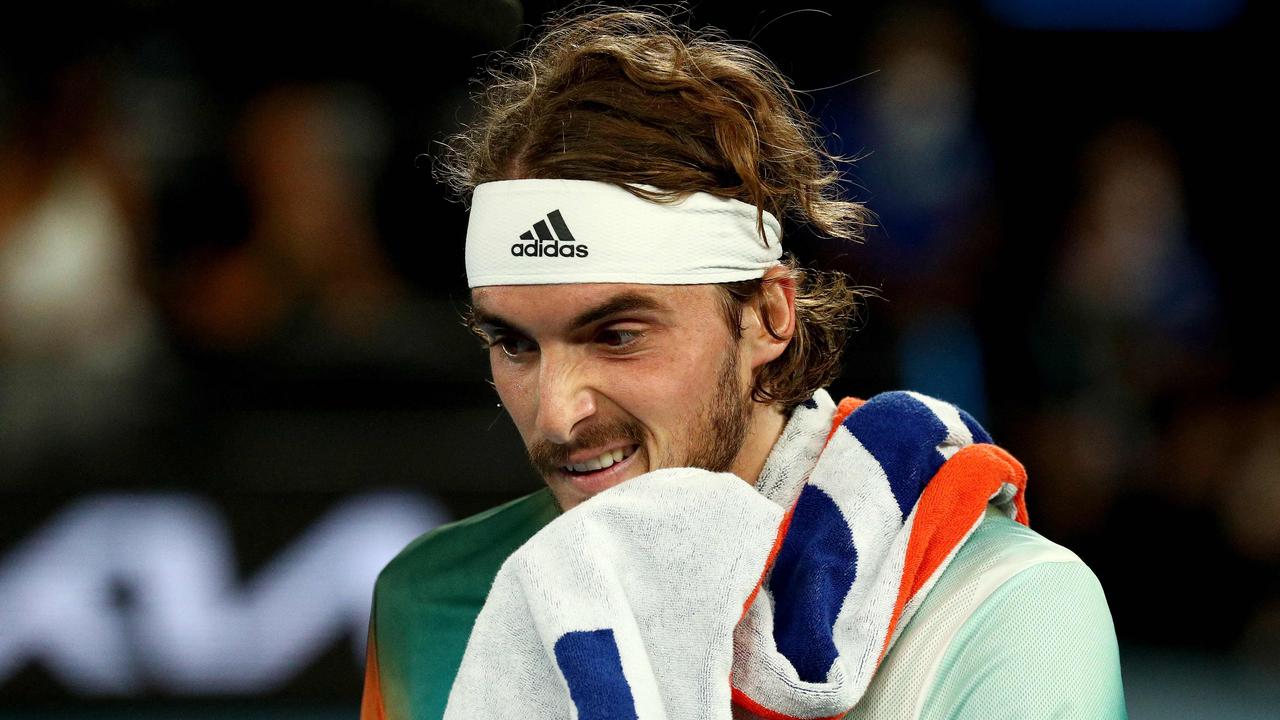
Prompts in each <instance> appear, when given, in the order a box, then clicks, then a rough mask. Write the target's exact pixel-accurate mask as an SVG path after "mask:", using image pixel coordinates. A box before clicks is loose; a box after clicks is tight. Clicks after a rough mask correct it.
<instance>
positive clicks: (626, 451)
mask: <svg viewBox="0 0 1280 720" xmlns="http://www.w3.org/2000/svg"><path fill="white" fill-rule="evenodd" d="M639 447H640V446H639V445H628V446H626V447H620V448H614V449H612V450H607V451H605V452H603V453H601V454H600V455H597V456H596V457H593V458H589V459H587V460H583V461H582V462H576V463H572V464H569V465H561V466H560V469H561V470H563V471H564V472H565V473H567V474H569V475H589V474H591V473H595V472H599V471H601V470H607V469H609V468H611V467H613V466H614V465H616V464H618V463H621V462H624V461H625V460H626V459H627V458H629V457H631V456H632V455H633V454H635V451H636V449H637V448H639Z"/></svg>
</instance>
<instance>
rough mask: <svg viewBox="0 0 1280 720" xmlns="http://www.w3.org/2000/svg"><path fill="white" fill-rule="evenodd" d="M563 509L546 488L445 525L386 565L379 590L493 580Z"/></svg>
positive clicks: (385, 591)
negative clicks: (505, 562) (506, 562)
mask: <svg viewBox="0 0 1280 720" xmlns="http://www.w3.org/2000/svg"><path fill="white" fill-rule="evenodd" d="M558 514H559V508H557V506H556V504H555V501H554V499H553V498H552V496H551V493H550V492H549V491H548V490H547V489H546V488H542V489H540V490H537V491H535V492H532V493H529V494H528V495H524V496H522V497H519V498H516V499H515V500H512V501H510V502H507V503H503V504H502V505H498V506H497V507H494V508H490V509H488V510H485V511H484V512H481V513H477V514H475V515H471V516H469V517H466V518H463V519H461V520H456V521H454V522H451V523H447V524H444V525H441V526H439V527H437V528H435V529H433V530H431V531H429V532H427V533H424V534H423V535H421V536H419V537H418V538H416V539H414V540H413V541H412V542H410V543H409V544H408V545H407V546H405V548H404V549H403V550H401V551H400V552H399V554H397V555H396V556H395V558H393V559H392V560H391V562H390V563H388V564H387V566H386V567H385V568H383V570H382V572H381V573H380V574H379V576H378V592H379V593H380V594H382V593H387V592H393V591H398V590H412V589H417V588H422V587H423V586H424V585H428V584H431V585H438V584H440V583H442V582H446V583H449V582H450V581H455V582H456V581H465V580H467V579H469V578H472V577H473V576H474V578H475V579H478V580H491V579H492V577H493V575H495V574H496V573H497V571H498V568H499V567H500V566H501V565H502V562H503V561H504V560H506V558H507V557H508V556H509V555H510V554H511V553H512V552H514V551H515V550H516V548H518V547H520V546H521V545H522V544H524V542H525V541H526V540H528V539H529V538H530V537H532V536H533V535H534V534H535V533H537V532H538V530H540V529H541V528H542V527H543V526H544V525H546V524H547V523H549V522H551V520H553V519H554V518H555V517H556V516H557V515H558ZM450 584H452V583H450ZM485 588H486V589H487V585H486V586H485Z"/></svg>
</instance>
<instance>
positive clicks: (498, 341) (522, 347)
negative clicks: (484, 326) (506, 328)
mask: <svg viewBox="0 0 1280 720" xmlns="http://www.w3.org/2000/svg"><path fill="white" fill-rule="evenodd" d="M493 344H494V345H496V346H498V347H499V348H500V349H501V350H502V353H503V354H504V355H506V356H507V357H519V356H521V355H524V354H525V353H531V352H534V351H535V350H537V349H538V346H537V345H535V344H534V342H533V341H532V340H530V339H529V338H525V337H518V336H505V337H498V338H494V340H493Z"/></svg>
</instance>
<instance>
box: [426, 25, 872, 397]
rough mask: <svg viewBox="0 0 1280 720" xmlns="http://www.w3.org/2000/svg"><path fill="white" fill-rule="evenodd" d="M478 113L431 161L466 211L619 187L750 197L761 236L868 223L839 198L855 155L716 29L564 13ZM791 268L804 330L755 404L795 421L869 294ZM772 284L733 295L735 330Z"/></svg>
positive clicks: (763, 378)
mask: <svg viewBox="0 0 1280 720" xmlns="http://www.w3.org/2000/svg"><path fill="white" fill-rule="evenodd" d="M476 100H477V101H478V104H479V111H478V115H477V117H476V118H475V120H474V121H473V122H472V123H471V124H469V125H468V126H467V127H466V128H465V129H464V130H463V131H462V132H460V133H458V134H456V135H454V136H452V137H451V138H449V140H448V142H446V143H445V152H444V155H443V156H442V157H441V158H439V160H438V162H437V163H436V173H437V177H438V178H439V179H440V180H441V181H442V182H444V183H446V184H447V185H449V186H450V188H451V189H452V190H453V191H454V192H455V193H456V194H457V195H458V196H459V197H460V198H461V199H462V200H463V202H466V201H467V200H468V199H469V197H470V193H471V192H472V191H473V190H474V189H475V187H476V185H479V184H480V183H484V182H489V181H494V180H511V179H520V178H560V179H573V180H596V181H602V182H611V183H615V184H617V185H620V186H622V187H623V188H625V189H626V190H628V191H629V192H631V193H633V194H635V195H639V196H641V197H644V198H646V199H648V200H651V201H655V202H670V201H673V200H676V199H678V198H680V197H683V196H684V195H686V194H688V193H691V192H707V193H711V194H713V195H717V196H720V197H727V198H734V199H737V200H741V201H743V202H747V203H751V204H752V205H755V206H756V207H757V208H758V210H759V213H758V215H757V229H758V231H759V232H760V233H761V237H764V228H763V213H764V212H765V211H768V212H771V213H773V214H774V215H775V216H777V217H778V218H780V219H781V218H787V219H790V220H791V221H794V222H797V223H802V224H804V225H808V226H809V227H811V228H813V229H814V230H816V231H817V232H818V233H819V234H822V235H825V236H829V237H837V238H847V239H849V240H851V241H860V240H861V239H862V232H863V228H864V227H865V226H866V225H867V224H868V216H869V213H868V211H867V210H866V208H865V207H864V206H863V205H862V204H860V203H857V202H852V201H848V200H844V199H842V198H841V197H840V195H839V185H838V182H839V177H840V176H839V172H838V170H837V169H836V168H837V164H838V163H839V162H840V161H842V160H844V158H841V157H838V156H835V155H833V154H831V153H830V152H828V151H827V150H826V149H825V148H824V146H823V143H822V141H821V138H820V136H819V134H818V132H817V129H816V126H815V124H814V123H813V121H812V120H811V119H810V118H809V117H808V116H807V114H806V113H805V112H804V111H803V110H802V109H801V107H800V105H799V102H798V100H797V97H796V94H795V92H794V91H793V90H792V88H791V87H790V84H789V83H788V81H787V80H786V78H785V77H783V75H782V74H781V73H780V72H779V71H778V69H777V68H776V67H774V65H773V64H772V63H771V62H770V61H769V60H768V59H767V58H766V57H764V56H763V55H762V54H760V53H759V52H757V51H756V50H754V49H752V48H750V47H747V46H745V45H741V44H735V43H733V42H730V41H729V40H728V39H727V38H726V37H725V36H724V35H723V34H722V33H721V32H720V31H718V30H716V29H714V28H707V29H703V30H693V29H691V28H689V27H686V26H684V25H681V24H679V23H676V22H675V21H673V20H672V19H671V18H669V17H667V16H666V15H664V14H662V13H660V12H658V11H655V10H636V9H632V10H618V9H615V8H601V7H594V6H593V7H587V8H585V9H584V8H577V9H572V10H568V11H565V12H563V13H561V14H560V15H557V16H554V17H553V18H552V19H551V20H550V21H549V22H548V24H547V25H546V26H545V28H544V29H543V31H542V32H541V33H540V34H538V35H537V36H536V37H535V39H534V40H533V42H532V43H531V44H530V46H529V47H528V48H527V49H526V50H525V51H524V52H521V53H517V54H514V55H511V54H507V55H499V63H498V67H497V68H496V69H493V70H492V71H491V74H490V76H489V77H488V78H486V79H485V82H484V86H483V89H482V90H481V92H480V93H479V95H478V96H477V97H476ZM630 183H640V184H646V185H650V186H653V187H656V188H661V191H660V192H652V191H646V190H645V189H643V188H637V187H635V186H633V185H631V184H630ZM786 266H787V273H786V274H785V276H784V277H785V278H787V279H790V280H791V281H792V282H793V283H794V284H795V288H796V315H797V322H796V332H795V334H794V336H793V337H792V340H791V342H790V343H789V345H788V347H787V349H786V350H785V351H784V353H783V354H782V355H781V356H780V357H779V358H778V359H776V360H774V361H773V362H771V363H769V365H767V366H765V367H764V368H762V369H761V370H760V371H759V372H758V373H757V375H756V377H755V382H754V386H753V388H752V397H753V398H754V399H756V400H757V401H760V402H773V403H779V404H781V405H783V406H784V407H786V408H790V407H794V406H795V405H797V404H799V403H801V402H803V401H805V400H807V399H808V398H809V397H811V396H812V394H813V392H814V391H815V390H816V389H818V388H820V387H824V386H825V385H827V384H829V383H830V382H831V381H832V380H834V379H835V377H836V376H837V375H838V374H839V369H840V355H841V352H842V350H843V348H844V344H845V341H846V339H847V337H848V332H849V321H850V320H851V318H853V317H854V316H856V314H857V310H858V308H859V303H860V301H861V300H862V298H863V297H864V296H866V295H873V294H874V292H873V291H871V290H870V289H869V288H861V287H854V286H851V285H850V284H849V283H848V281H847V278H846V277H845V276H844V275H843V274H840V273H831V272H826V273H819V272H817V271H814V270H808V269H801V268H800V267H799V266H798V265H797V264H796V263H795V262H794V260H793V259H792V258H790V257H788V258H787V260H786ZM763 284H764V281H762V280H748V281H743V282H736V283H725V284H722V286H721V287H722V288H723V290H724V293H725V294H724V298H725V301H726V304H725V310H726V318H727V319H728V321H729V322H730V327H732V328H736V327H738V326H739V323H740V321H741V315H742V312H743V309H744V307H745V306H746V305H747V304H748V303H750V302H753V301H754V300H755V299H756V298H758V297H762V295H761V293H760V290H761V288H762V287H763ZM763 315H764V316H766V317H767V315H768V314H767V313H764V314H763ZM769 330H770V332H773V328H772V327H769ZM775 335H776V333H775Z"/></svg>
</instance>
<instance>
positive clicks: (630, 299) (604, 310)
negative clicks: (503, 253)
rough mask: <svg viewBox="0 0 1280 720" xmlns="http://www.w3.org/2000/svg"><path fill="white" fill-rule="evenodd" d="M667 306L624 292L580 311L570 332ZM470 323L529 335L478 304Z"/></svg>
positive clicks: (477, 326)
mask: <svg viewBox="0 0 1280 720" xmlns="http://www.w3.org/2000/svg"><path fill="white" fill-rule="evenodd" d="M665 308H666V306H665V305H663V304H662V303H661V302H659V301H658V300H655V299H654V298H652V297H649V296H648V295H643V294H641V293H638V292H624V293H622V294H620V295H614V296H613V297H611V298H609V299H608V300H605V301H604V302H602V303H600V304H599V305H596V306H594V307H590V308H587V309H586V310H583V311H582V312H580V313H578V314H577V315H576V316H575V317H574V318H573V320H571V321H570V323H569V330H570V332H572V331H574V330H580V329H582V328H584V327H586V326H588V325H591V324H592V323H596V322H599V321H600V320H603V319H605V318H607V317H609V316H610V315H616V314H618V313H623V312H634V311H637V310H663V309H665ZM468 317H469V320H470V322H469V324H470V325H472V326H473V327H474V328H476V329H480V330H484V329H486V328H491V329H493V330H500V331H501V330H508V331H514V332H518V333H520V334H522V335H528V333H526V332H525V331H523V330H521V329H520V327H519V326H518V325H516V324H515V323H513V322H511V321H510V320H507V319H506V318H504V317H502V316H500V315H496V314H494V313H491V312H489V311H487V310H485V309H484V308H482V307H480V306H478V305H474V304H473V305H472V306H471V311H470V314H469V316H468Z"/></svg>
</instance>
